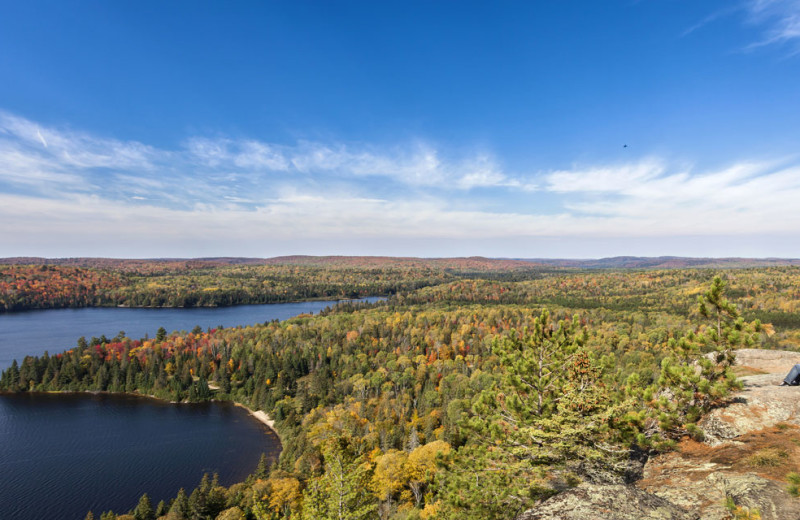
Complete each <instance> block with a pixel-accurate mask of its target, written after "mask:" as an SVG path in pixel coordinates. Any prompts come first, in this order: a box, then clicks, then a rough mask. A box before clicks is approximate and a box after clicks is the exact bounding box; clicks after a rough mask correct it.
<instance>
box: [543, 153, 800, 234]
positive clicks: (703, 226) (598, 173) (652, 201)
mask: <svg viewBox="0 0 800 520" xmlns="http://www.w3.org/2000/svg"><path fill="white" fill-rule="evenodd" d="M546 181H547V189H548V190H549V191H553V192H558V193H567V194H569V195H570V196H571V198H570V200H569V201H567V202H566V203H565V205H564V207H565V209H567V210H568V211H570V212H571V213H572V214H573V215H574V216H575V218H576V219H579V220H580V219H582V218H593V219H596V220H597V221H598V222H603V221H606V222H608V223H611V222H612V221H613V222H618V223H621V224H623V225H624V226H625V227H624V228H612V227H610V226H609V227H608V228H606V230H605V232H609V231H614V232H616V233H617V234H622V235H625V234H633V235H636V234H639V233H648V234H652V235H671V234H684V235H692V234H739V233H759V232H763V233H769V232H776V233H784V232H792V233H794V232H796V231H797V230H800V211H798V210H797V209H796V207H797V206H796V204H797V202H796V201H797V200H800V166H798V165H796V164H788V165H787V164H786V162H785V161H784V162H764V163H758V162H740V163H737V164H734V165H732V166H729V167H727V168H722V169H718V170H712V171H706V172H699V173H694V172H692V171H691V169H690V168H685V167H684V168H674V169H670V168H669V167H668V166H667V165H666V163H665V162H664V161H660V160H654V159H646V160H643V161H641V162H639V163H634V164H624V165H618V166H609V167H595V168H588V169H576V170H573V171H558V172H553V173H551V174H549V175H547V177H546Z"/></svg>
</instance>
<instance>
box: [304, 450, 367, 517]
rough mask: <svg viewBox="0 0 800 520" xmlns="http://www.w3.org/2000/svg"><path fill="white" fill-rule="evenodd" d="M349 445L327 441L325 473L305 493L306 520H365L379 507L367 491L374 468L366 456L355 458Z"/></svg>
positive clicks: (324, 452)
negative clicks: (372, 468) (371, 467)
mask: <svg viewBox="0 0 800 520" xmlns="http://www.w3.org/2000/svg"><path fill="white" fill-rule="evenodd" d="M349 448H350V447H349V446H348V445H347V442H346V441H345V440H344V439H342V438H340V439H331V440H328V441H326V443H325V444H324V446H323V451H322V452H323V457H324V460H325V463H324V473H323V474H322V475H321V476H319V477H316V478H314V479H312V480H311V482H310V483H309V485H308V487H307V489H306V491H305V492H304V493H303V497H304V502H303V503H304V507H303V518H304V519H305V520H312V519H313V520H362V519H367V518H372V517H373V516H374V514H375V509H376V507H377V504H376V503H375V501H374V500H373V499H372V496H371V494H370V493H368V492H367V489H368V486H369V482H370V473H371V471H370V467H369V464H368V462H367V461H366V457H365V456H363V455H362V456H354V454H353V453H352V451H351V450H350V449H349Z"/></svg>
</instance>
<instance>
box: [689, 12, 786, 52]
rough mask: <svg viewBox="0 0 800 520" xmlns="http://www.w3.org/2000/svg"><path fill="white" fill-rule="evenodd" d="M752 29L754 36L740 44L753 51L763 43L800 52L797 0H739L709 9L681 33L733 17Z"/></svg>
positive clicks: (763, 44) (692, 31) (763, 45)
mask: <svg viewBox="0 0 800 520" xmlns="http://www.w3.org/2000/svg"><path fill="white" fill-rule="evenodd" d="M734 15H737V18H739V19H740V20H743V22H744V23H745V24H746V25H748V26H750V27H753V28H755V29H756V30H757V31H758V33H759V34H758V36H757V37H756V38H755V39H754V40H751V41H750V42H749V43H747V44H746V45H745V46H744V49H745V50H753V49H757V48H760V47H766V46H783V47H785V48H788V50H789V54H790V55H794V54H797V53H798V52H800V0H739V1H736V2H731V3H730V5H728V6H726V7H724V8H722V9H719V10H717V11H714V12H712V13H711V14H710V15H708V16H706V17H705V18H703V19H702V20H700V21H699V22H697V23H696V24H694V25H692V26H691V27H689V28H688V29H686V30H685V31H684V32H683V33H682V34H681V36H688V35H690V34H692V33H694V32H696V31H698V30H700V29H702V28H704V27H705V26H706V25H708V24H711V23H713V22H717V21H718V20H721V19H723V18H728V17H733V16H734Z"/></svg>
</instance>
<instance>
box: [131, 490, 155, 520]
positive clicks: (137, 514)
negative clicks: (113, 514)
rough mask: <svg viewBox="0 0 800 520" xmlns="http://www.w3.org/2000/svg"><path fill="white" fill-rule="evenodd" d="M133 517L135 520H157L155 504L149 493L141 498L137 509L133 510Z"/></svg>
mask: <svg viewBox="0 0 800 520" xmlns="http://www.w3.org/2000/svg"><path fill="white" fill-rule="evenodd" d="M133 518H134V519H135V520H155V518H156V512H155V511H153V505H152V504H151V503H150V497H148V496H147V493H145V494H144V495H142V497H141V498H140V499H139V503H138V504H137V505H136V509H134V510H133Z"/></svg>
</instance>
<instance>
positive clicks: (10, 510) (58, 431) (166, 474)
mask: <svg viewBox="0 0 800 520" xmlns="http://www.w3.org/2000/svg"><path fill="white" fill-rule="evenodd" d="M378 299H379V298H368V299H367V301H375V300H378ZM334 303H335V302H332V301H310V302H301V303H283V304H268V305H240V306H235V307H215V308H191V309H129V308H83V309H58V310H42V311H27V312H19V313H10V314H0V369H4V368H6V367H8V366H9V365H11V361H12V360H13V359H17V360H22V358H24V357H25V356H27V355H40V354H42V353H43V352H44V351H45V350H48V351H50V352H51V353H54V352H61V351H63V350H66V349H69V348H72V347H73V346H75V344H76V341H77V339H78V338H79V337H81V336H85V337H86V338H87V339H91V337H92V336H97V337H99V336H101V335H103V334H105V335H106V336H107V337H109V338H111V337H114V336H116V335H117V334H118V333H119V331H121V330H124V331H125V333H126V335H127V336H128V337H131V338H137V339H138V338H141V337H144V336H145V335H149V336H150V337H154V336H155V335H156V331H157V330H158V328H159V327H164V328H165V329H167V330H168V331H174V330H187V331H188V330H191V329H192V328H194V327H195V326H196V325H199V326H200V327H202V328H203V329H207V328H214V327H217V326H219V325H222V326H224V327H233V326H236V325H252V324H255V323H263V322H266V321H271V320H275V319H277V320H284V319H287V318H290V317H292V316H296V315H298V314H302V313H317V312H319V311H321V310H323V309H324V308H325V307H328V306H330V305H333V304H334ZM279 452H280V442H279V440H278V438H277V436H276V435H275V434H274V433H272V432H271V431H269V430H268V429H267V428H266V427H265V426H264V425H263V424H261V423H260V422H258V421H257V420H256V419H254V418H253V417H251V416H250V415H249V414H248V413H247V411H246V410H244V409H242V408H237V407H234V406H233V405H231V404H229V403H204V404H191V405H190V404H169V403H164V402H161V401H157V400H154V399H148V398H143V397H135V396H126V395H93V394H19V395H0V518H3V519H5V518H13V519H15V520H39V519H42V518H59V519H67V520H68V519H72V518H74V519H76V520H83V519H84V517H85V516H86V512H87V511H88V510H90V509H91V510H92V511H93V512H94V513H95V518H98V517H99V513H101V512H102V511H106V510H109V509H113V510H114V511H115V512H116V513H118V514H119V513H124V512H126V511H128V510H129V509H132V508H133V507H135V506H136V503H137V502H138V500H139V497H140V496H141V494H142V493H147V494H148V495H149V496H150V498H151V500H152V502H153V506H154V507H155V505H156V504H157V503H158V501H159V500H161V499H164V500H167V499H169V498H172V497H174V496H175V494H176V493H177V492H178V490H179V489H180V488H181V487H184V488H186V489H187V491H188V492H190V491H191V489H193V488H194V487H195V486H197V484H198V483H199V482H200V479H201V477H202V476H203V472H218V473H219V475H220V482H221V483H222V484H224V485H230V484H232V483H234V482H238V481H241V480H243V479H244V478H245V477H246V476H247V475H249V474H250V473H252V472H253V471H254V470H255V467H256V465H257V464H258V459H259V457H260V455H261V453H267V454H270V455H272V456H275V457H276V456H277V455H278V454H279Z"/></svg>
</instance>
